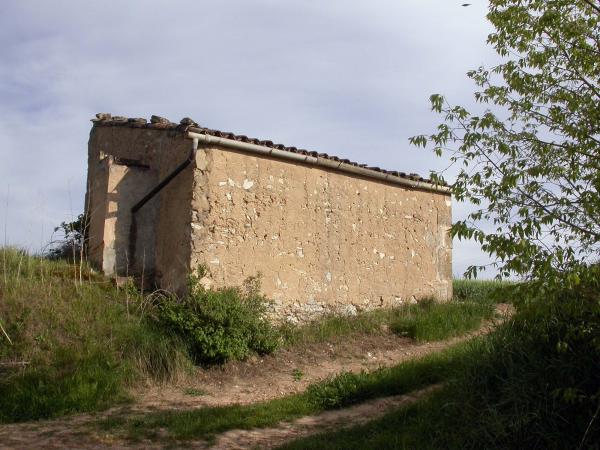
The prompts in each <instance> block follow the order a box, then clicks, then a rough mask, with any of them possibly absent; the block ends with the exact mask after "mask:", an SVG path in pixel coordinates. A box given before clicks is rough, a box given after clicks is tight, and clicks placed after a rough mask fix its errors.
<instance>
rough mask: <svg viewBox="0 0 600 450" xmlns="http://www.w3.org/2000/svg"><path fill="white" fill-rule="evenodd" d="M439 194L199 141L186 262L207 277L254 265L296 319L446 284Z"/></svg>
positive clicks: (223, 282)
mask: <svg viewBox="0 0 600 450" xmlns="http://www.w3.org/2000/svg"><path fill="white" fill-rule="evenodd" d="M450 207H451V202H450V197H449V196H447V195H444V194H441V193H432V192H426V191H420V190H413V189H405V188H403V187H400V186H397V185H391V184H386V183H382V182H378V181H374V180H370V179H364V178H360V177H353V176H350V175H348V174H342V173H337V172H333V171H327V170H324V169H320V168H315V167H308V166H305V165H301V164H295V163H291V162H284V161H281V160H276V159H271V158H268V157H259V156H255V155H251V154H246V153H240V152H236V151H232V150H229V149H225V148H219V149H215V148H209V149H203V150H201V151H199V152H198V156H197V159H196V170H195V177H194V191H193V199H192V216H191V218H192V223H191V232H192V253H191V266H192V268H195V267H197V266H198V265H205V266H206V267H207V268H208V269H209V274H208V275H207V276H206V277H205V278H204V279H203V280H202V282H203V284H205V285H206V286H210V287H220V286H231V285H236V284H240V283H242V282H243V280H244V279H245V278H247V277H249V276H255V275H257V274H258V273H261V275H262V290H263V292H264V293H265V294H266V295H267V296H268V297H269V298H271V299H272V300H273V301H274V305H273V310H274V311H273V312H274V313H275V314H276V315H277V316H278V317H282V318H286V319H288V320H292V321H305V320H308V319H310V318H312V317H314V316H316V315H318V314H322V313H324V312H329V311H331V312H334V311H335V312H342V313H349V314H352V313H355V312H356V311H359V310H365V309H371V308H374V307H380V306H393V305H397V304H401V303H403V302H410V301H414V300H416V299H420V298H423V297H435V298H437V299H440V300H445V299H448V298H450V297H451V295H452V270H451V252H452V241H451V239H450V237H449V234H448V231H449V227H450V224H451V209H450Z"/></svg>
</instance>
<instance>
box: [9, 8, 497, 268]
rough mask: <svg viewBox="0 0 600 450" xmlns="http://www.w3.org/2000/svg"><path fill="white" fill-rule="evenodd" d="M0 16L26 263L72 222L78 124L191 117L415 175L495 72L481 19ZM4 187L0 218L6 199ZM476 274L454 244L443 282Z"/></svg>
mask: <svg viewBox="0 0 600 450" xmlns="http://www.w3.org/2000/svg"><path fill="white" fill-rule="evenodd" d="M472 3H473V5H472V6H471V7H469V8H462V7H460V2H458V1H448V0H444V1H442V0H426V1H425V0H407V1H402V2H398V1H394V0H376V1H370V2H364V1H358V0H353V1H348V0H335V1H330V2H317V1H306V0H303V1H301V0H294V1H286V2H281V1H275V0H264V1H260V0H254V1H248V0H232V1H227V2H198V1H191V0H190V1H166V0H160V1H159V0H152V1H150V0H133V1H132V0H130V1H128V2H121V1H117V0H111V1H107V0H105V1H102V2H78V1H75V0H72V1H65V0H63V1H54V2H43V1H31V2H21V1H17V0H8V1H4V2H3V3H2V6H0V39H2V42H3V45H2V48H0V116H1V117H2V118H3V119H2V122H1V123H0V156H1V157H2V165H1V166H0V211H3V214H0V219H4V217H6V218H7V234H8V238H9V241H10V242H12V243H15V244H18V245H24V246H28V247H30V248H33V249H37V248H39V246H40V245H41V243H42V242H44V240H45V239H46V240H47V238H48V236H49V232H50V231H51V230H52V228H53V226H55V225H56V224H57V223H59V222H61V221H62V220H65V219H66V218H67V217H68V216H69V215H71V214H76V213H77V212H78V211H80V210H81V209H82V208H83V196H84V188H85V176H86V173H85V171H86V157H87V155H86V152H87V149H86V147H87V136H88V133H89V129H90V123H89V122H88V120H89V119H90V118H91V117H92V116H93V114H94V113H96V112H99V111H106V112H112V113H114V114H119V115H126V116H141V117H149V116H150V115H151V114H159V115H162V116H166V117H169V118H171V119H172V120H178V119H180V118H181V117H183V116H190V117H192V118H194V119H195V120H196V121H198V122H200V123H201V124H203V125H206V126H209V127H213V128H219V129H224V130H231V131H235V132H238V133H242V134H247V135H250V136H257V137H261V138H268V139H272V140H274V141H278V142H283V143H285V144H289V145H296V146H298V147H305V148H309V149H314V150H319V151H323V152H327V153H332V154H337V155H339V156H343V157H347V158H350V159H353V160H357V161H360V162H365V163H369V164H373V165H378V166H380V167H385V168H390V169H391V168H393V169H398V170H401V171H404V172H418V173H421V174H424V175H427V174H428V172H429V170H430V169H432V168H440V167H442V166H443V165H444V161H440V160H438V159H436V158H435V157H434V156H433V155H431V154H430V153H428V152H425V151H419V150H416V149H414V148H411V147H410V146H409V145H408V137H410V136H412V135H414V134H419V133H422V132H429V131H431V130H433V127H434V126H435V125H436V123H437V121H438V118H437V117H435V116H434V115H432V114H431V113H430V112H429V104H428V97H429V95H430V94H432V93H434V92H442V93H445V94H447V95H448V97H450V98H451V99H453V100H456V101H458V102H461V103H468V102H469V100H468V99H469V98H470V96H471V92H472V85H471V83H470V82H469V81H468V80H467V79H466V77H465V75H464V74H465V72H466V71H467V70H468V69H471V68H473V67H477V66H479V65H480V64H482V63H485V62H490V61H494V56H493V54H492V51H491V49H489V48H488V47H486V45H485V37H486V35H487V33H488V32H489V26H488V25H487V23H486V22H485V20H484V18H483V17H484V15H485V11H486V3H485V2H483V1H480V2H472ZM9 187H10V198H8V201H9V207H8V208H6V206H5V205H6V192H7V189H8V188H9ZM479 261H485V257H484V256H481V255H480V254H476V253H474V247H473V246H471V245H464V244H462V243H457V244H456V246H455V272H461V271H463V270H464V266H466V265H468V264H467V263H471V262H479Z"/></svg>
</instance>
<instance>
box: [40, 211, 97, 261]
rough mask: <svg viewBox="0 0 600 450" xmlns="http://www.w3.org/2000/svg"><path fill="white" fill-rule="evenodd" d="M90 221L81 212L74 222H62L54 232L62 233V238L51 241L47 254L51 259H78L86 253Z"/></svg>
mask: <svg viewBox="0 0 600 450" xmlns="http://www.w3.org/2000/svg"><path fill="white" fill-rule="evenodd" d="M87 226H88V223H87V221H86V217H85V215H84V214H79V215H78V216H77V219H75V220H74V221H72V222H61V224H60V225H59V226H57V227H55V228H54V232H55V233H56V232H60V233H62V239H59V240H54V241H52V242H51V243H50V249H49V250H48V251H47V252H46V256H47V257H48V258H50V259H67V260H71V261H77V260H79V259H80V258H82V257H83V256H84V255H83V253H84V248H85V239H86V232H87Z"/></svg>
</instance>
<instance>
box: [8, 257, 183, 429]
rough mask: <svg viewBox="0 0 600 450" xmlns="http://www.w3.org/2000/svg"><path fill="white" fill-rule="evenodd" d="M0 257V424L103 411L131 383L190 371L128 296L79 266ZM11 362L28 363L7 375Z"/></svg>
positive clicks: (173, 342) (179, 348)
mask: <svg viewBox="0 0 600 450" xmlns="http://www.w3.org/2000/svg"><path fill="white" fill-rule="evenodd" d="M0 252H1V253H2V255H0V259H1V260H2V263H3V268H2V269H3V270H2V275H1V276H0V320H1V321H2V324H3V328H4V330H5V331H6V335H7V336H9V337H10V341H9V340H8V338H6V336H4V335H2V336H0V361H1V362H3V363H5V364H4V371H3V373H2V377H1V378H0V422H13V421H22V420H32V419H40V418H49V417H56V416H60V415H64V414H68V413H73V412H82V411H94V410H99V409H104V408H107V407H109V406H111V405H114V404H116V403H120V402H124V401H128V400H129V395H128V393H127V387H128V386H130V385H132V384H134V383H137V384H139V383H143V382H144V381H145V380H147V379H152V380H155V381H168V380H171V379H174V378H177V377H180V376H183V375H184V374H185V373H186V372H187V371H188V370H189V369H190V368H191V364H190V361H189V358H188V357H187V354H186V350H185V347H184V346H183V345H182V344H181V342H179V341H178V340H177V339H176V338H174V337H171V336H168V335H166V334H164V333H163V332H161V330H159V329H157V328H156V327H154V326H152V324H150V323H148V322H147V321H145V320H144V319H143V318H142V317H141V316H140V315H139V314H137V313H136V311H137V310H138V307H139V306H140V305H141V302H142V301H143V299H142V298H141V296H140V295H139V294H137V293H136V292H135V290H133V289H125V290H124V289H117V288H116V287H114V286H113V284H112V283H111V282H110V280H107V279H106V278H104V277H101V276H98V275H96V274H94V273H93V272H91V271H90V270H89V269H88V268H87V267H85V266H84V267H79V266H76V265H72V264H68V263H66V262H64V261H49V260H45V259H40V258H36V257H32V256H28V255H27V254H25V253H24V252H21V251H18V250H15V249H10V248H4V249H0ZM11 362H26V363H28V364H27V365H25V366H24V367H23V368H15V369H13V370H7V367H6V366H8V367H10V363H11ZM6 363H8V364H6Z"/></svg>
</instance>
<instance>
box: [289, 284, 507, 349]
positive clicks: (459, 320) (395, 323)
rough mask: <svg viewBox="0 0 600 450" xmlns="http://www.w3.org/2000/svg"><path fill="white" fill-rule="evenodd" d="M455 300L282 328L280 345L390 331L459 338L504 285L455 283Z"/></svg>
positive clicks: (490, 310)
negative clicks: (281, 343)
mask: <svg viewBox="0 0 600 450" xmlns="http://www.w3.org/2000/svg"><path fill="white" fill-rule="evenodd" d="M454 284H455V286H458V289H457V291H458V293H459V297H456V298H454V299H453V300H451V301H449V302H446V303H437V302H434V301H431V300H427V299H424V300H421V301H420V302H418V303H417V304H407V305H402V306H399V307H396V308H389V309H375V310H371V311H365V312H361V313H359V314H357V315H355V316H326V317H323V318H320V319H318V320H315V321H313V322H310V323H308V324H306V325H303V326H293V325H289V324H288V325H284V326H282V327H281V334H282V336H283V340H284V346H287V347H291V346H295V345H301V344H312V343H320V342H326V341H333V340H340V339H344V338H346V337H348V336H351V335H357V334H358V335H359V334H370V335H373V334H385V333H386V332H387V331H388V330H391V331H393V332H395V333H397V334H399V335H402V336H406V337H409V338H412V339H415V340H416V341H419V342H423V341H438V340H443V339H447V338H449V337H453V336H459V335H462V334H465V333H467V332H469V331H473V330H475V329H477V328H479V327H480V326H481V323H482V321H483V320H486V319H491V318H492V317H493V316H494V309H495V300H494V297H493V296H492V295H490V293H491V292H495V291H498V290H500V289H504V288H505V286H506V284H505V283H501V282H493V281H490V282H488V281H472V280H455V281H454Z"/></svg>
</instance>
